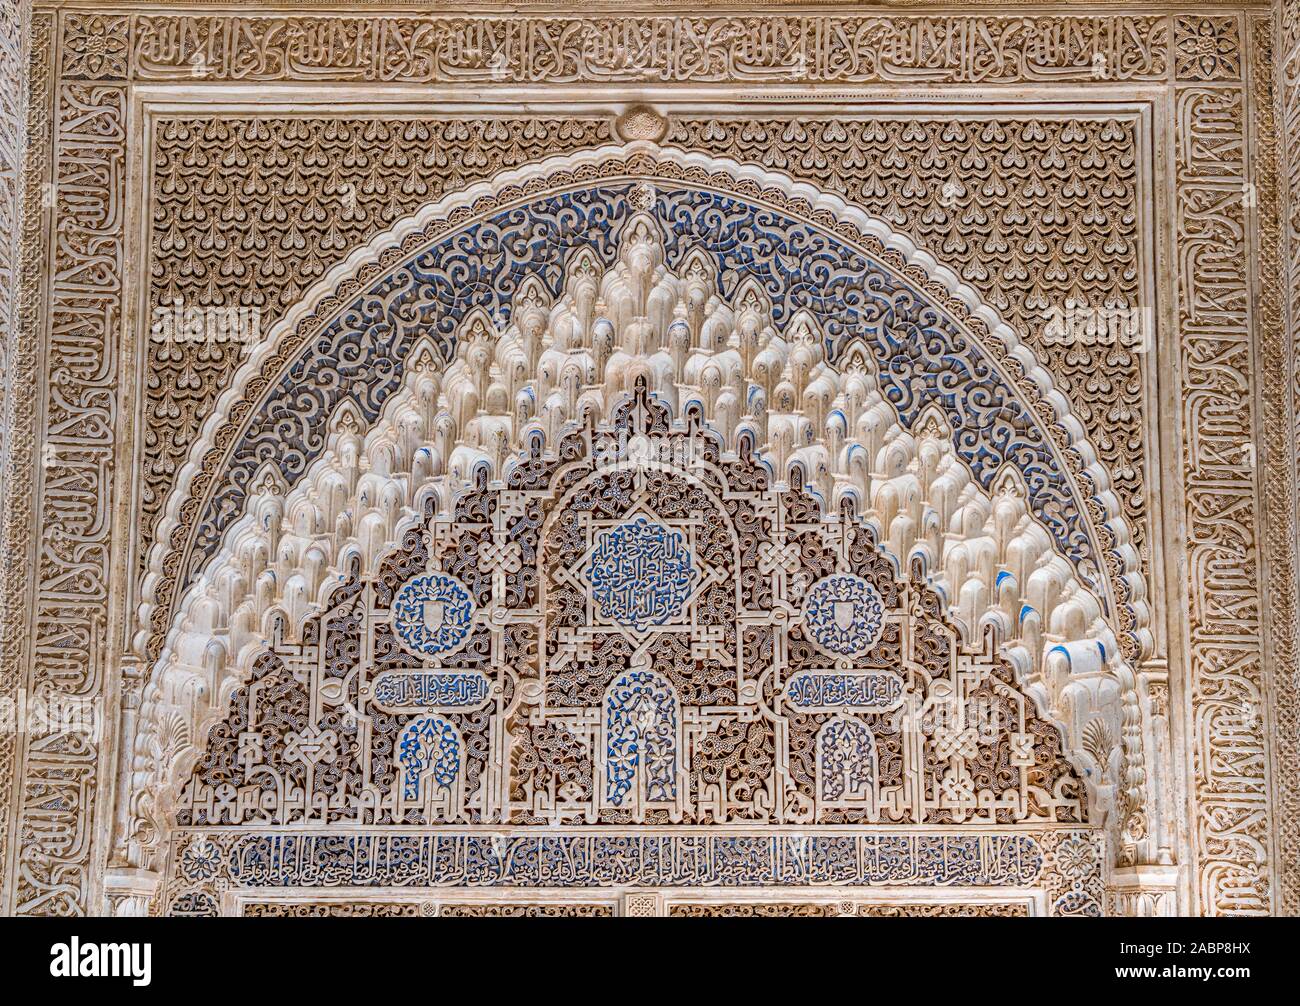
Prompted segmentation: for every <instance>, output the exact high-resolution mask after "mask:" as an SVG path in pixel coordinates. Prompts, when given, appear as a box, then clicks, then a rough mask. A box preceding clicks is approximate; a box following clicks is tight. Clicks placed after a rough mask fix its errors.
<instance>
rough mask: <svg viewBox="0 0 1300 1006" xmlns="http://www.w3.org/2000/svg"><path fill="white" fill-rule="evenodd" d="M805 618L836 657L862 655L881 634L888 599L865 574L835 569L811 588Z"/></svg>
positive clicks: (811, 633)
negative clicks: (837, 571)
mask: <svg viewBox="0 0 1300 1006" xmlns="http://www.w3.org/2000/svg"><path fill="white" fill-rule="evenodd" d="M803 620H804V625H805V627H806V628H807V630H808V635H809V637H810V638H811V639H812V641H813V642H814V643H815V644H816V645H817V646H818V647H820V648H821V649H822V650H824V651H826V652H827V653H829V654H831V655H833V656H836V657H860V656H862V655H863V654H864V653H866V652H867V651H868V650H870V649H871V648H872V647H873V646H875V645H876V641H877V640H879V638H880V630H881V629H882V628H883V626H884V622H885V602H884V601H883V600H881V597H880V594H879V593H878V592H877V590H876V588H875V587H873V586H872V585H871V584H870V583H869V582H868V581H866V580H864V579H863V578H862V577H860V576H853V575H851V574H848V573H836V574H834V575H832V576H826V577H823V578H822V579H820V580H818V581H817V582H816V583H814V584H813V585H812V587H811V588H809V590H808V596H807V597H806V598H805V599H804V605H803Z"/></svg>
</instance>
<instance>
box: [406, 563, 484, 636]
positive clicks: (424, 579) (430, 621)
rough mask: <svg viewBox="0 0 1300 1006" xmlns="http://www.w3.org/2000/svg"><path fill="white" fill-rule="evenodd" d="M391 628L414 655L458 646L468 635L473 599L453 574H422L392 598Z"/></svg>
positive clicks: (407, 583) (472, 613)
mask: <svg viewBox="0 0 1300 1006" xmlns="http://www.w3.org/2000/svg"><path fill="white" fill-rule="evenodd" d="M391 617H392V625H393V631H394V632H395V633H397V638H398V640H399V641H400V642H401V644H402V646H403V647H404V648H405V649H407V650H409V651H410V652H411V653H414V654H415V655H416V656H421V657H432V656H437V655H438V654H445V653H450V652H452V651H454V650H456V649H458V648H459V647H460V646H461V645H462V644H464V642H465V640H466V639H467V638H468V637H469V630H470V627H471V624H472V620H473V617H474V601H473V599H472V598H471V597H470V593H469V588H467V587H466V586H465V585H464V584H463V583H461V582H460V581H459V580H457V579H456V578H455V577H452V576H447V575H445V574H443V573H426V574H423V575H421V576H415V577H412V578H411V579H409V580H407V581H406V583H404V584H402V586H401V588H400V589H399V590H398V591H397V596H396V597H395V598H394V599H393V610H392V616H391Z"/></svg>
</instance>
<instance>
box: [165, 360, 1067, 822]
mask: <svg viewBox="0 0 1300 1006" xmlns="http://www.w3.org/2000/svg"><path fill="white" fill-rule="evenodd" d="M629 457H631V458H632V459H633V460H630V461H629V460H627V459H628V458H629ZM413 585H414V587H413ZM462 594H464V595H466V596H465V597H462V596H461V595H462ZM462 629H464V630H465V633H466V635H465V639H464V640H463V641H461V640H459V638H458V637H457V633H458V632H459V631H461V630H462ZM452 637H457V638H456V645H454V646H447V647H441V648H439V647H432V646H431V647H428V648H425V649H423V650H421V649H420V648H419V647H412V645H411V642H410V640H411V638H418V639H425V640H439V639H450V638H452ZM989 639H990V637H988V636H977V637H976V638H974V639H971V640H968V639H965V638H963V635H962V633H961V632H960V631H959V630H958V628H957V627H956V626H955V625H954V624H953V623H952V622H951V621H950V620H949V619H948V618H947V617H946V616H945V609H944V604H943V601H942V599H941V597H940V596H939V595H938V594H937V593H936V591H935V590H934V589H933V588H932V587H930V586H929V585H927V584H925V583H924V582H917V581H915V580H914V579H913V578H912V577H911V576H910V575H909V574H907V573H906V572H904V571H901V570H900V569H899V565H898V563H897V561H896V560H895V559H894V558H892V557H891V556H890V555H889V554H888V553H887V552H886V551H884V550H882V548H881V547H879V545H878V543H877V541H876V538H875V533H874V531H873V530H872V528H871V526H870V525H869V524H868V523H867V522H866V521H865V520H863V519H862V518H860V517H859V516H857V515H856V514H855V513H854V512H853V510H852V508H851V507H849V506H845V507H844V508H843V509H842V510H841V511H840V512H837V513H832V514H829V515H824V514H823V513H822V511H821V509H820V506H819V504H818V501H817V500H816V499H815V498H814V497H813V496H812V495H810V494H809V493H807V492H805V491H797V490H793V489H790V488H789V487H787V486H786V485H784V484H782V483H779V482H776V481H775V480H774V479H773V478H772V477H771V473H770V472H769V470H768V469H767V467H766V466H765V465H763V464H762V463H761V462H760V461H758V460H757V459H756V458H755V457H754V456H753V453H752V451H751V450H750V443H749V441H748V440H742V443H741V450H740V451H739V452H736V453H734V454H725V455H724V453H723V452H722V450H721V449H720V445H719V442H718V437H717V436H716V435H715V434H713V433H712V432H710V431H709V430H708V429H706V428H704V427H701V426H700V425H699V424H698V423H696V422H691V423H688V424H679V423H674V422H672V420H671V417H670V413H669V410H668V408H667V407H666V405H665V404H664V403H663V402H661V401H660V400H658V399H657V398H656V397H655V396H653V395H652V394H650V393H649V392H648V391H647V390H646V388H645V387H644V383H639V384H638V385H637V387H635V388H634V391H633V393H632V394H631V395H630V396H627V397H626V398H625V399H623V400H622V401H621V402H620V404H619V406H618V407H617V408H616V409H615V410H614V412H613V415H612V416H611V417H610V418H609V419H608V420H601V421H599V422H595V423H593V424H589V425H588V426H586V427H583V428H571V429H569V430H568V432H566V433H565V434H564V435H563V437H562V438H561V439H560V441H559V442H558V443H557V444H556V447H555V449H554V450H552V451H545V450H542V449H541V446H540V443H536V444H535V445H534V450H533V451H532V452H531V453H530V454H529V455H527V456H525V457H523V458H521V459H520V461H519V463H518V464H516V465H514V466H512V467H511V468H510V469H509V476H508V478H507V480H506V481H504V482H496V481H490V480H488V479H487V478H486V473H485V472H483V471H482V470H481V469H480V471H479V475H478V477H477V479H476V481H475V482H474V483H472V484H471V485H470V486H469V487H467V488H466V489H465V490H463V491H462V492H461V493H459V494H458V495H457V496H456V498H455V499H454V500H453V501H452V503H451V505H450V506H449V507H446V508H444V509H442V510H439V509H438V508H437V507H435V506H434V505H433V503H432V500H431V501H430V505H429V506H428V508H427V510H426V517H425V520H424V521H423V522H422V523H421V524H419V525H417V526H415V527H414V528H412V529H411V530H410V531H409V532H408V533H407V534H406V535H405V537H404V539H403V540H402V541H401V542H400V544H399V546H398V547H397V548H395V549H393V550H392V551H390V552H389V553H388V555H387V556H386V557H385V558H384V559H383V560H382V562H380V563H379V564H378V566H377V568H376V569H375V570H374V572H373V573H367V572H365V571H363V570H361V569H359V568H357V569H354V570H353V572H352V573H351V574H350V576H349V577H348V579H347V581H346V582H345V583H343V584H341V585H340V586H339V587H338V588H337V589H336V590H334V592H333V594H332V595H331V597H330V600H329V602H328V604H327V605H326V609H325V610H324V611H323V612H322V613H321V614H319V615H316V616H312V617H311V618H309V619H308V621H307V623H306V626H305V629H304V631H303V632H302V633H301V635H300V637H299V641H296V642H289V641H288V640H285V639H281V640H278V641H276V642H275V643H274V644H273V646H272V647H271V652H269V653H267V655H266V656H265V657H264V658H263V659H262V660H260V661H259V662H258V664H257V669H256V671H255V674H254V678H253V680H252V681H251V682H249V683H248V684H247V685H245V686H243V687H242V688H241V689H240V690H239V692H238V694H237V696H236V699H235V701H234V703H233V708H232V713H231V717H230V719H229V721H228V722H227V723H226V724H223V725H221V726H219V727H217V728H216V729H215V730H213V732H212V736H211V739H210V743H209V749H208V751H207V753H206V755H205V757H204V759H203V761H202V762H201V764H200V765H199V766H198V768H197V770H196V771H195V773H194V775H193V777H192V779H191V780H190V782H189V784H188V785H187V786H186V787H185V790H184V793H183V797H182V801H181V808H180V812H179V821H178V823H180V824H181V825H183V826H205V825H218V824H298V823H303V822H311V821H320V822H331V823H345V822H346V823H355V824H370V825H373V824H380V825H382V824H397V823H402V824H429V823H436V822H465V823H493V822H502V823H509V824H514V825H543V826H550V825H574V824H596V825H627V824H658V825H671V824H678V823H688V824H706V825H707V824H724V823H774V824H793V823H813V824H836V823H890V824H918V825H920V824H926V825H936V824H954V825H972V824H974V825H980V824H995V825H996V824H1002V825H1005V824H1012V823H1017V822H1039V823H1057V822H1082V821H1083V820H1084V816H1085V809H1084V804H1085V800H1084V792H1083V787H1082V786H1081V784H1080V780H1079V777H1078V776H1077V775H1076V773H1075V770H1074V769H1073V768H1072V766H1071V765H1070V764H1069V763H1068V761H1067V759H1066V757H1065V755H1064V753H1063V749H1062V738H1061V734H1060V732H1059V730H1058V729H1057V727H1055V726H1054V725H1052V724H1050V723H1048V722H1046V721H1044V720H1042V719H1040V718H1039V717H1038V715H1037V714H1036V712H1035V710H1034V708H1033V704H1032V703H1031V702H1030V701H1029V700H1028V699H1027V697H1026V695H1025V694H1024V693H1023V692H1022V691H1021V690H1020V689H1019V688H1018V687H1017V684H1016V681H1015V676H1014V673H1013V670H1012V668H1011V666H1010V665H1009V664H1008V663H1007V662H1006V661H1005V660H1004V659H1003V658H1002V657H1000V656H998V655H997V654H996V653H994V652H993V651H992V644H991V643H990V641H989Z"/></svg>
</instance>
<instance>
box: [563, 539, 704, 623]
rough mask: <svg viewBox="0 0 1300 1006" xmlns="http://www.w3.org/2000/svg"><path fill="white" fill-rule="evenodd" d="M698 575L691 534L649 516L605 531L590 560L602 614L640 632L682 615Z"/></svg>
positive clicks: (593, 589) (593, 588) (594, 591)
mask: <svg viewBox="0 0 1300 1006" xmlns="http://www.w3.org/2000/svg"><path fill="white" fill-rule="evenodd" d="M697 575H698V574H697V573H696V572H695V569H694V568H693V567H692V566H691V553H690V550H689V549H687V548H686V543H685V536H684V535H683V534H682V533H681V532H680V531H672V530H670V529H668V528H666V527H664V526H663V525H662V524H655V523H653V522H652V521H649V520H647V519H646V518H644V517H638V518H637V519H636V520H634V521H629V522H628V523H626V524H620V525H619V526H618V527H615V528H611V529H610V530H608V531H606V532H604V533H603V534H602V535H601V536H600V538H599V540H597V542H596V547H595V549H593V550H592V553H591V559H590V560H589V561H588V565H587V579H588V581H589V582H590V583H591V596H592V600H593V601H595V603H596V608H597V610H598V611H599V613H600V615H601V617H603V618H604V619H606V620H607V621H610V622H616V623H617V624H619V625H627V626H630V627H632V628H634V629H636V630H637V631H643V630H645V629H647V628H648V627H650V626H652V625H663V624H664V623H665V622H668V621H671V620H672V619H674V618H676V617H677V616H678V615H680V614H681V612H682V608H683V607H684V606H685V604H686V601H687V599H688V598H689V597H690V595H691V585H692V583H693V581H694V580H695V577H696V576H697Z"/></svg>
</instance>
